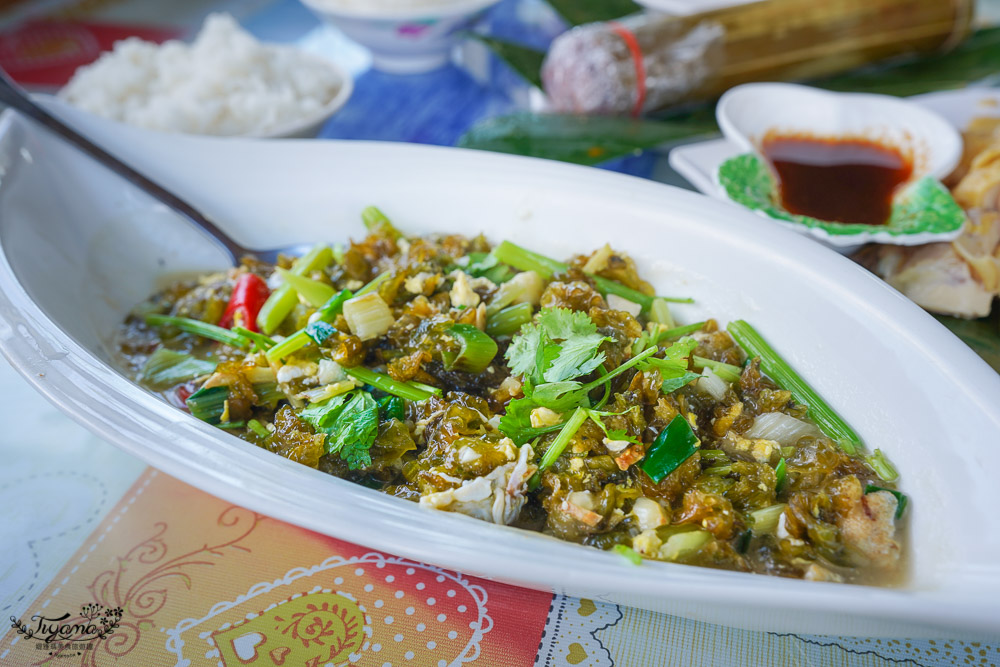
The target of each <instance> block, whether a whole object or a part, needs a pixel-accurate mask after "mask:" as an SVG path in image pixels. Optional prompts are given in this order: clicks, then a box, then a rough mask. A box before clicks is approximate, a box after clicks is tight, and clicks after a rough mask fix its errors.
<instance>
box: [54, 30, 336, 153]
mask: <svg viewBox="0 0 1000 667" xmlns="http://www.w3.org/2000/svg"><path fill="white" fill-rule="evenodd" d="M342 85H343V82H342V81H341V79H340V76H339V75H338V74H337V71H336V70H335V69H333V68H331V67H329V66H327V65H326V64H325V63H323V62H322V61H321V60H319V59H318V58H315V57H312V56H310V55H308V54H305V53H303V52H301V51H298V50H295V49H293V48H289V47H282V46H272V45H265V44H261V43H260V42H258V41H257V40H256V39H254V38H253V36H251V35H250V34H249V33H247V32H246V31H244V30H243V29H242V28H241V27H240V26H239V24H237V23H236V21H235V19H233V17H232V16H230V15H228V14H213V15H211V16H209V17H208V18H207V19H206V20H205V24H204V25H203V26H202V29H201V32H200V33H199V34H198V37H197V38H196V39H195V41H194V42H193V43H192V44H190V45H188V44H185V43H183V42H178V41H170V42H166V43H164V44H163V45H160V46H158V45H156V44H153V43H150V42H145V41H143V40H141V39H137V38H134V37H133V38H129V39H126V40H123V41H121V42H118V43H117V44H115V47H114V50H113V51H112V52H110V53H106V54H104V55H102V56H101V57H100V58H99V59H98V60H97V61H96V62H94V63H92V64H90V65H87V66H85V67H81V68H80V69H79V70H77V72H76V74H75V75H74V76H73V79H72V80H71V81H70V82H69V83H68V84H67V85H66V87H65V88H64V89H63V90H62V92H61V93H60V96H61V97H62V98H63V99H65V100H66V101H68V102H69V103H71V104H73V105H75V106H77V107H80V108H81V109H84V110H86V111H89V112H91V113H94V114H97V115H100V116H104V117H106V118H111V119H113V120H117V121H121V122H124V123H129V124H131V125H138V126H139V127H144V128H148V129H152V130H162V131H167V132H185V133H191V134H214V135H227V136H232V135H260V134H266V133H268V132H270V131H272V130H274V129H275V128H278V127H281V126H283V125H286V124H288V123H294V122H296V121H302V120H306V119H308V118H310V117H314V116H316V115H317V114H319V113H320V112H321V110H322V109H323V108H324V107H326V106H327V105H328V104H329V103H330V101H331V100H332V99H333V98H334V97H335V96H336V94H337V92H338V91H339V90H340V88H341V86H342Z"/></svg>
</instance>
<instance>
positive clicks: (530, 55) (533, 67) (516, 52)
mask: <svg viewBox="0 0 1000 667" xmlns="http://www.w3.org/2000/svg"><path fill="white" fill-rule="evenodd" d="M469 37H471V38H472V39H475V40H476V41H479V42H482V43H483V44H485V45H486V46H487V47H489V49H490V50H491V51H493V53H494V54H496V55H497V56H498V57H499V58H500V59H501V60H502V61H504V62H505V63H507V65H509V66H510V68H511V69H513V70H514V71H515V72H517V73H518V74H520V75H521V78H523V79H524V80H525V81H527V82H528V83H530V84H531V85H533V86H535V87H536V88H541V87H542V62H544V60H545V53H544V52H542V51H539V50H537V49H532V48H530V47H527V46H522V45H521V44H516V43H514V42H508V41H505V40H502V39H497V38H496V37H489V36H487V35H480V34H478V33H469Z"/></svg>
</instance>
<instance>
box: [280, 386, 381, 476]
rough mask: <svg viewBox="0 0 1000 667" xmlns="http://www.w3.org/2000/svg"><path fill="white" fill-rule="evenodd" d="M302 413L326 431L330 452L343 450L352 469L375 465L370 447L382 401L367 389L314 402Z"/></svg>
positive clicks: (373, 440)
mask: <svg viewBox="0 0 1000 667" xmlns="http://www.w3.org/2000/svg"><path fill="white" fill-rule="evenodd" d="M299 417H300V418H301V419H302V420H303V421H305V422H306V423H308V424H310V425H311V426H312V427H313V428H315V429H316V431H317V432H319V433H325V434H326V453H327V454H338V453H339V454H340V458H342V459H343V460H345V461H347V464H348V466H349V467H350V469H351V470H357V469H358V468H362V467H365V466H369V465H371V462H372V460H371V456H370V455H369V453H368V450H369V449H371V446H372V443H374V442H375V436H376V435H377V434H378V403H376V402H375V399H373V398H372V397H371V394H369V393H368V392H366V391H354V392H351V393H348V394H341V395H340V396H334V397H333V398H331V399H328V400H326V401H323V402H322V403H317V404H314V405H310V406H309V407H307V408H306V409H304V410H303V411H302V412H301V413H299Z"/></svg>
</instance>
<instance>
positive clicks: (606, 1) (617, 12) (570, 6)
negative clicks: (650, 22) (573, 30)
mask: <svg viewBox="0 0 1000 667" xmlns="http://www.w3.org/2000/svg"><path fill="white" fill-rule="evenodd" d="M548 3H549V5H551V6H552V8H553V9H554V10H556V11H557V12H558V13H559V15H560V16H562V17H563V18H564V19H566V22H567V23H569V24H570V25H583V24H584V23H594V22H595V21H611V20H613V19H620V18H621V17H623V16H628V15H629V14H635V13H636V12H640V11H642V7H640V6H639V5H637V4H635V3H634V2H632V0H548Z"/></svg>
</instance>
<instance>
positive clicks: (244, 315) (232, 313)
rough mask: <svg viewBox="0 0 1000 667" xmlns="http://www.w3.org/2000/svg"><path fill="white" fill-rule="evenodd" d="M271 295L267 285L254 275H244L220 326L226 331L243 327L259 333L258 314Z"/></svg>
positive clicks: (236, 286) (239, 280)
mask: <svg viewBox="0 0 1000 667" xmlns="http://www.w3.org/2000/svg"><path fill="white" fill-rule="evenodd" d="M270 295H271V290H269V289H268V288H267V283H265V282H264V281H263V280H261V279H260V278H259V277H258V276H256V275H255V274H253V273H244V274H243V275H241V276H240V277H239V279H238V280H237V281H236V285H235V286H234V287H233V295H232V297H230V299H229V305H228V306H226V312H224V313H223V314H222V319H221V320H219V326H220V327H224V328H226V329H231V328H233V327H234V326H241V327H244V328H246V329H249V330H250V331H257V314H258V313H259V312H260V309H261V307H262V306H263V305H264V302H265V301H267V297H268V296H270Z"/></svg>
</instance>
